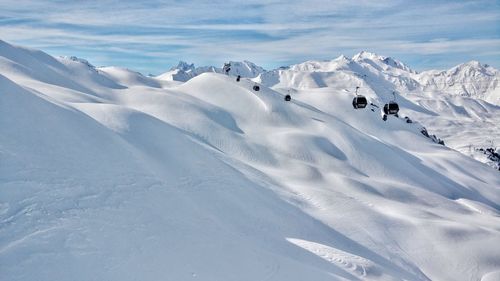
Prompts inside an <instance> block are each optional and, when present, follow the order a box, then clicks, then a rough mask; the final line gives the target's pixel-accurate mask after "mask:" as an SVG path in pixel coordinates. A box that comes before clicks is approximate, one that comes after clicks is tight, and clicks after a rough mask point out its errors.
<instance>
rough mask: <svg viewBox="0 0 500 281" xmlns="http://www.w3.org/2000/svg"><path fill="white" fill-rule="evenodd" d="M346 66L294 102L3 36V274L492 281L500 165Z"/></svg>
mask: <svg viewBox="0 0 500 281" xmlns="http://www.w3.org/2000/svg"><path fill="white" fill-rule="evenodd" d="M340 59H342V58H340ZM390 64H391V65H392V66H390V67H397V68H398V69H400V70H401V71H406V70H404V67H403V66H402V65H401V64H398V63H396V62H394V63H393V62H392V61H390ZM398 71H399V70H398ZM332 75H333V78H332V79H337V80H335V81H338V82H339V83H345V85H344V84H342V85H339V86H338V88H335V87H333V86H329V87H316V88H314V87H311V88H308V89H305V88H303V89H296V88H293V89H292V90H291V93H292V95H293V99H292V101H291V102H285V101H284V100H283V94H282V93H280V92H283V90H284V89H278V90H279V91H276V90H273V89H271V88H268V87H266V86H264V85H261V90H260V91H259V92H255V91H252V86H253V84H254V82H253V81H250V80H248V79H242V80H241V82H236V81H235V79H234V77H233V76H226V75H222V74H219V73H203V74H201V75H198V76H196V77H194V78H192V79H189V80H188V81H187V82H185V83H180V82H176V81H163V80H161V79H155V78H150V77H144V76H142V75H140V74H139V73H135V72H133V71H129V70H125V69H121V68H94V67H92V66H91V65H90V64H88V63H84V62H82V61H80V60H72V59H65V58H60V59H55V58H52V57H50V56H48V55H46V54H44V53H42V52H40V51H34V50H29V49H25V48H22V47H18V46H12V45H9V44H7V43H5V42H2V41H0V160H1V162H0V280H9V281H11V280H72V281H73V280H481V279H482V280H495V278H496V277H498V276H499V275H498V272H499V271H500V248H499V246H498V245H500V217H499V211H500V206H499V205H500V174H499V173H498V172H497V171H495V170H493V169H491V168H490V167H488V166H486V165H484V164H483V163H480V162H477V161H475V160H473V159H471V158H470V157H467V156H465V155H463V154H461V153H458V152H457V151H455V150H452V149H450V148H448V147H445V146H442V145H438V144H436V143H434V142H432V141H431V140H430V139H428V138H426V137H424V136H423V135H421V134H420V132H419V130H420V127H421V125H420V124H419V123H412V124H408V123H406V122H405V121H404V120H403V119H402V118H395V117H392V116H391V117H390V118H389V119H388V120H387V122H384V121H382V120H381V118H380V115H379V112H378V111H377V110H375V111H371V110H370V109H369V108H367V109H365V110H354V109H352V106H351V105H350V103H351V99H352V94H351V93H349V92H346V91H343V90H342V89H344V88H345V87H348V86H349V85H348V84H349V83H350V82H352V81H354V80H356V79H360V78H359V77H358V78H356V77H357V76H353V77H351V76H348V75H345V76H338V77H336V78H335V77H334V76H335V75H336V74H332ZM344 78H345V79H344ZM332 81H333V80H332ZM342 81H343V82H342ZM356 81H359V80H356ZM296 82H297V83H300V82H299V81H296ZM366 88H367V89H368V87H366ZM370 89H371V90H369V91H367V92H366V95H367V97H369V98H370V100H372V101H378V102H381V101H383V100H384V99H387V98H388V97H390V96H389V95H388V94H386V93H384V92H381V91H378V90H377V88H373V89H372V88H370ZM285 90H286V89H285ZM400 104H401V106H402V111H403V113H406V112H419V113H421V114H423V115H424V114H428V115H432V112H431V111H430V110H429V109H428V108H426V107H425V106H424V105H421V104H419V103H415V102H414V101H412V100H411V99H406V98H405V99H403V98H402V100H401V103H400ZM488 106H490V105H488ZM492 110H494V109H492Z"/></svg>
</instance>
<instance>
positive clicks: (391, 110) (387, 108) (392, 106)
mask: <svg viewBox="0 0 500 281" xmlns="http://www.w3.org/2000/svg"><path fill="white" fill-rule="evenodd" d="M398 112H399V105H398V104H397V103H395V102H393V101H391V102H389V103H386V104H385V105H384V113H385V114H387V115H397V114H398Z"/></svg>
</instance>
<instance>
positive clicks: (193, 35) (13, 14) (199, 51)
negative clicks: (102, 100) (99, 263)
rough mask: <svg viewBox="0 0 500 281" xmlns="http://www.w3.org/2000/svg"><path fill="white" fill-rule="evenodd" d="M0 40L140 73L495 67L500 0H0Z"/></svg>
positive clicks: (499, 57)
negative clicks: (243, 64) (346, 64)
mask: <svg viewBox="0 0 500 281" xmlns="http://www.w3.org/2000/svg"><path fill="white" fill-rule="evenodd" d="M0 39H2V40H5V41H7V42H10V43H14V44H19V45H23V46H29V47H33V48H37V49H41V50H43V51H46V52H48V53H49V54H51V55H75V56H78V57H82V58H85V59H87V60H89V61H90V62H91V63H92V64H94V65H97V66H102V65H117V66H123V67H127V68H130V69H134V70H137V71H141V72H142V73H144V74H148V73H153V74H160V73H162V72H164V71H166V70H168V69H169V68H170V67H171V66H172V65H175V64H177V61H179V60H184V61H187V62H194V63H195V64H196V65H221V64H222V63H223V62H224V61H227V60H244V59H246V60H250V61H253V62H255V63H256V64H258V65H261V66H263V67H264V68H267V69H271V68H275V67H278V66H281V65H289V64H293V63H299V62H303V61H306V60H313V59H314V60H329V59H333V58H335V57H337V56H339V55H341V54H344V55H346V56H352V55H354V54H356V53H358V52H360V51H362V50H368V51H371V52H375V53H378V54H380V55H385V56H391V57H394V58H396V59H399V60H401V61H403V62H405V63H406V64H408V65H409V66H410V67H412V68H414V69H416V70H425V69H431V68H437V69H446V68H449V67H451V66H454V65H456V64H459V63H462V62H466V61H469V60H479V61H481V62H482V63H487V64H490V65H492V66H494V67H496V68H500V1H498V0H489V1H480V0H479V1H439V0H436V1H426V0H422V1H402V0H401V1H400V0H378V1H366V0H361V1H352V0H340V1H333V0H332V1H323V0H321V1H320V0H310V1H295V0H286V1H283V0H248V1H233V0H224V1H219V0H213V1H191V0H183V1H154V0H152V1H114V0H101V1H61V0H59V1H46V0H17V1H12V0H9V1H4V0H0Z"/></svg>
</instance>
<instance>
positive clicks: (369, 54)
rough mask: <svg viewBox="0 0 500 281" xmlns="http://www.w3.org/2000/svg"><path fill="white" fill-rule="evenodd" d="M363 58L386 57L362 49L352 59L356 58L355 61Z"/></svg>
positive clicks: (381, 58) (380, 58)
mask: <svg viewBox="0 0 500 281" xmlns="http://www.w3.org/2000/svg"><path fill="white" fill-rule="evenodd" d="M363 59H371V60H373V59H378V60H383V59H385V57H382V56H379V55H377V54H375V53H372V52H368V51H361V52H359V53H357V54H356V55H354V56H353V57H352V60H355V61H359V60H363Z"/></svg>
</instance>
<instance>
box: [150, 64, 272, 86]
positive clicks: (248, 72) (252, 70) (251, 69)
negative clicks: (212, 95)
mask: <svg viewBox="0 0 500 281" xmlns="http://www.w3.org/2000/svg"><path fill="white" fill-rule="evenodd" d="M229 63H230V64H231V69H230V71H229V73H228V74H229V75H234V76H238V75H240V76H241V77H247V78H254V77H257V76H258V75H259V74H261V73H263V72H265V70H264V69H263V68H262V67H260V66H257V65H255V64H254V63H252V62H249V61H243V62H236V61H230V62H229ZM206 72H215V73H222V68H218V67H214V66H202V67H195V66H194V64H188V63H186V62H183V61H180V62H179V63H178V64H177V66H175V67H172V68H171V69H170V70H169V71H167V72H165V73H163V74H160V75H158V76H157V77H156V78H157V79H159V80H166V81H180V82H186V81H188V80H189V79H191V78H193V77H196V76H198V75H200V74H202V73H206Z"/></svg>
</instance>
